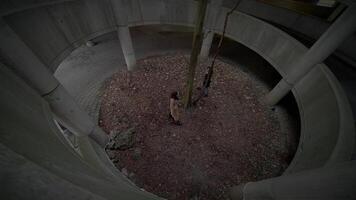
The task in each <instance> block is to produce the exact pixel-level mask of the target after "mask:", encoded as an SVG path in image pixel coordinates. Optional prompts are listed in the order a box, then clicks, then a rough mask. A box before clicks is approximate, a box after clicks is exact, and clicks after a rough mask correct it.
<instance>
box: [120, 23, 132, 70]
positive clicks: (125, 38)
mask: <svg viewBox="0 0 356 200" xmlns="http://www.w3.org/2000/svg"><path fill="white" fill-rule="evenodd" d="M117 34H118V37H119V40H120V45H121V49H122V52H123V54H124V57H125V62H126V65H127V70H129V71H131V70H133V69H134V68H135V66H136V57H135V50H134V48H133V46H132V39H131V35H130V29H129V27H128V26H119V27H118V29H117Z"/></svg>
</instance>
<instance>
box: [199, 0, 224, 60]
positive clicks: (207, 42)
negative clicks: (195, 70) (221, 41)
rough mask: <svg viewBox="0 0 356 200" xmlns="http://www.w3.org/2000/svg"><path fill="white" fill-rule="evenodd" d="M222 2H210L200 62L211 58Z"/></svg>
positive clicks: (218, 0)
mask: <svg viewBox="0 0 356 200" xmlns="http://www.w3.org/2000/svg"><path fill="white" fill-rule="evenodd" d="M221 3H222V0H214V1H210V3H209V5H208V14H207V16H206V18H205V31H204V32H205V33H204V38H203V44H202V47H201V51H200V55H199V57H200V60H206V59H207V58H208V57H209V52H210V48H211V44H212V43H213V39H214V33H215V32H214V30H215V29H216V21H217V18H218V15H219V9H220V8H219V7H220V5H221Z"/></svg>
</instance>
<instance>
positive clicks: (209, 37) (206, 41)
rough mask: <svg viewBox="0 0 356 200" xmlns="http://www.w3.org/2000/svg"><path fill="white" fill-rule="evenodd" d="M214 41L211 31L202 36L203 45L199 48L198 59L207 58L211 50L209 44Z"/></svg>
mask: <svg viewBox="0 0 356 200" xmlns="http://www.w3.org/2000/svg"><path fill="white" fill-rule="evenodd" d="M213 39H214V32H213V31H206V32H205V34H204V39H203V44H202V46H201V50H200V55H199V57H200V58H199V59H200V60H206V59H207V58H208V57H209V52H210V48H211V44H212V43H213Z"/></svg>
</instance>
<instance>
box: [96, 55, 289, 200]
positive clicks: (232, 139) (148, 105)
mask: <svg viewBox="0 0 356 200" xmlns="http://www.w3.org/2000/svg"><path fill="white" fill-rule="evenodd" d="M188 61H189V57H188V56H186V55H183V54H177V55H165V56H157V57H149V58H146V59H143V60H139V61H138V63H137V67H138V69H137V70H135V71H133V72H127V71H120V72H118V73H116V74H114V75H113V77H112V78H111V80H109V81H108V83H107V86H106V89H105V91H104V95H103V98H102V103H101V109H100V120H99V125H100V126H101V127H102V128H103V129H104V130H105V131H106V132H108V133H109V132H110V131H125V130H127V129H128V128H131V127H135V129H136V134H135V144H134V147H132V148H130V149H128V150H124V151H120V150H107V152H108V154H109V156H110V158H111V159H113V160H115V162H116V161H118V162H116V165H117V167H118V168H119V169H122V168H125V169H127V171H128V174H130V175H129V176H130V178H131V179H132V180H133V181H134V182H135V183H136V184H137V185H138V186H139V187H142V188H144V189H145V190H147V191H149V192H152V193H154V194H156V195H159V196H161V197H165V198H168V199H177V200H180V199H189V198H190V197H192V196H194V195H198V196H199V198H200V199H225V196H226V191H227V189H228V188H229V187H231V186H234V185H238V184H240V183H245V182H249V181H257V180H261V179H265V178H269V177H275V176H278V175H280V174H281V173H282V172H283V171H284V170H285V168H286V167H287V166H288V156H290V154H293V153H294V152H290V150H289V149H290V148H289V146H290V145H291V143H292V141H290V138H289V137H288V134H290V133H289V132H288V131H287V132H286V131H285V130H283V131H282V129H281V128H280V127H281V126H280V123H281V122H280V121H279V120H278V118H277V117H276V114H275V113H274V112H273V111H272V110H271V109H270V107H268V106H266V105H264V104H263V103H261V102H260V99H261V98H262V97H263V95H264V94H266V93H267V89H266V88H265V87H264V86H263V85H262V84H260V83H259V82H258V81H256V80H255V79H254V78H253V77H251V76H250V75H248V74H247V73H245V72H243V71H241V70H239V68H238V66H232V65H230V64H227V63H224V62H222V61H220V60H218V61H217V63H216V68H215V73H214V76H213V80H212V83H211V87H210V90H209V96H208V97H204V98H203V99H202V100H200V101H199V102H198V104H197V105H196V106H195V107H194V108H193V109H191V110H189V111H185V110H184V109H183V108H181V110H180V112H181V122H182V124H183V125H182V126H176V125H173V124H171V123H169V120H168V114H169V97H170V93H171V92H172V91H178V92H179V94H180V97H182V94H183V91H184V84H185V80H186V79H185V75H186V70H187V64H188ZM206 68H207V63H203V64H200V65H199V66H198V68H197V73H196V86H195V90H194V94H195V95H198V93H199V90H198V89H196V88H197V87H199V86H201V83H202V80H203V78H204V74H205V71H206Z"/></svg>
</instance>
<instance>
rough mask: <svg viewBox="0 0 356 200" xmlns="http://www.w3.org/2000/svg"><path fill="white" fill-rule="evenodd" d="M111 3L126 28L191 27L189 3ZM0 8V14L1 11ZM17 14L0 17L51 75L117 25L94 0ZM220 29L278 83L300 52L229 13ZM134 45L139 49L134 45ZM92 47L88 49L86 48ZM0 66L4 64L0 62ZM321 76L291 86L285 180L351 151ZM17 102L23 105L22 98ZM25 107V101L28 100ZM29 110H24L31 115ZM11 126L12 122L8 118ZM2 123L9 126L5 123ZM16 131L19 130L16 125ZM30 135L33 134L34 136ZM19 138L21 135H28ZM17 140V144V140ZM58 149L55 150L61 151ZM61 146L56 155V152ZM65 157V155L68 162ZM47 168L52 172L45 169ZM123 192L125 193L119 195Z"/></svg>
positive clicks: (348, 132) (333, 93)
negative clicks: (292, 142)
mask: <svg viewBox="0 0 356 200" xmlns="http://www.w3.org/2000/svg"><path fill="white" fill-rule="evenodd" d="M118 3H119V4H118V5H125V9H127V10H128V15H127V17H128V19H127V21H128V24H129V25H130V26H136V25H146V24H176V25H179V24H180V25H186V26H192V25H193V23H194V10H195V2H194V1H190V0H182V1H172V0H152V1H150V2H148V1H141V0H135V1H129V2H128V1H119V2H118ZM4 7H5V8H6V6H4ZM25 7H26V8H29V9H26V10H21V12H14V13H11V14H10V13H7V14H8V15H6V16H3V18H4V19H5V22H6V23H7V24H9V25H10V27H11V28H12V29H13V30H14V31H15V32H16V34H18V35H19V36H20V38H21V39H22V40H23V42H24V43H25V44H26V45H27V46H28V47H30V49H31V50H32V51H33V52H34V53H35V54H36V55H37V56H38V57H39V58H40V60H41V61H42V62H43V63H44V64H45V65H46V66H50V69H51V70H52V71H54V70H55V69H56V68H57V66H58V64H59V63H60V62H61V61H62V60H63V59H64V58H65V57H66V56H67V55H69V53H70V52H71V51H72V50H73V49H75V48H76V47H78V46H79V45H81V44H83V43H84V42H85V41H87V40H88V39H91V38H94V37H96V36H98V35H101V34H103V33H107V32H111V31H113V30H116V24H117V22H116V20H117V19H116V18H115V17H114V16H113V15H112V12H113V10H115V9H113V7H112V6H110V2H108V1H105V3H102V1H96V0H82V1H79V0H78V1H64V2H63V3H55V4H51V5H48V4H45V6H43V5H42V6H38V7H35V8H32V7H29V6H25ZM226 11H227V9H226V8H222V9H221V12H220V13H221V15H220V17H219V20H220V21H219V22H218V24H220V25H222V23H221V21H222V19H223V16H224V13H225V12H226ZM29 25H31V27H29ZM228 26H229V28H228V30H227V36H228V37H230V38H232V39H234V40H236V41H238V42H240V43H242V44H244V45H246V46H247V47H249V48H250V49H253V50H254V51H256V52H257V53H259V54H260V55H261V56H263V57H264V58H265V59H266V60H267V61H269V62H270V63H271V64H272V65H273V67H274V68H275V69H276V70H278V71H279V73H280V74H281V75H282V76H283V77H288V76H290V72H291V70H292V69H290V66H291V65H290V64H291V63H293V62H294V61H295V59H297V58H298V57H300V56H301V55H303V53H305V52H306V50H307V49H306V48H305V47H304V46H303V45H301V44H300V43H299V42H298V41H296V40H295V39H293V38H292V37H291V36H289V35H287V34H285V33H284V32H282V31H280V30H278V29H277V28H275V27H273V26H271V25H269V24H266V23H265V22H262V21H260V20H258V19H255V18H253V17H251V16H248V15H245V14H242V13H238V12H236V13H234V14H233V15H232V16H231V21H230V23H229V25H228ZM215 31H216V32H218V33H220V32H221V27H217V28H216V30H215ZM43 33H46V34H43ZM38 36H41V37H38ZM140 45H147V44H145V43H141V44H140ZM95 47H96V46H94V47H92V48H95ZM134 48H135V44H134ZM2 56H3V55H2ZM4 60H7V58H5V59H4ZM328 73H329V72H327V69H326V68H325V66H323V67H317V68H315V71H313V72H311V73H309V74H308V75H307V76H306V77H305V80H303V81H301V82H300V85H297V86H296V87H295V88H294V89H293V93H294V95H295V97H296V99H297V102H298V106H299V109H300V113H301V121H302V133H301V140H300V141H301V142H300V148H299V152H298V154H297V155H296V157H295V159H294V162H293V164H292V165H291V166H290V170H289V171H288V173H294V172H297V171H302V170H306V169H313V168H320V167H322V166H324V165H326V164H330V161H332V162H340V161H341V160H345V159H346V160H347V159H350V157H349V152H350V151H352V149H350V146H349V144H350V143H349V142H346V143H344V142H345V141H347V140H350V141H351V140H352V142H354V141H353V140H354V139H351V138H354V130H353V129H354V125H353V124H352V122H350V121H352V115H351V114H350V113H348V112H345V109H346V110H350V108H349V106H348V104H347V101H346V100H345V98H343V96H342V95H343V92H342V91H341V89H340V87H339V83H338V82H337V81H336V80H335V79H334V78H333V75H332V74H328ZM1 80H2V79H1ZM92 80H95V79H92ZM8 84H9V83H8ZM3 85H4V84H1V86H3ZM10 85H11V84H10ZM5 89H6V88H5ZM1 94H2V95H4V94H5V93H1ZM18 95H20V94H18ZM10 96H11V95H10ZM19 97H20V96H19ZM21 97H22V98H24V97H23V96H21ZM5 99H6V100H7V98H1V101H2V102H5V104H2V105H1V108H3V107H4V108H6V109H7V112H6V113H8V114H9V116H12V115H10V114H11V112H10V110H9V109H10V108H11V109H14V110H13V111H17V112H12V113H13V114H14V113H17V114H18V115H19V116H18V117H17V119H16V122H17V121H18V120H19V119H18V118H20V116H22V115H21V114H20V111H19V110H18V108H15V107H14V106H13V105H12V104H10V103H9V102H7V101H6V100H5ZM9 99H11V98H9ZM15 99H16V98H15ZM15 99H14V100H13V101H12V102H11V103H14V102H17V103H18V104H19V105H23V104H21V102H18V101H15ZM26 99H29V98H26ZM28 101H31V100H30V99H29V100H28ZM22 103H23V102H22ZM32 106H33V107H34V108H36V106H34V105H33V104H28V105H26V106H25V105H24V108H26V109H29V108H31V107H32ZM34 108H32V110H33V109H34ZM37 108H38V107H37ZM28 112H29V113H31V109H30V110H28ZM2 113H5V112H2ZM33 116H34V115H33ZM5 119H6V118H5ZM11 119H12V120H15V119H14V118H11ZM20 119H21V118H20ZM6 120H9V119H6ZM6 120H5V121H2V123H3V122H9V121H6ZM26 120H29V121H31V120H38V121H36V123H37V124H40V125H38V127H37V128H36V131H38V133H37V134H39V133H43V131H44V130H47V128H48V127H47V128H46V129H44V128H43V129H42V128H40V127H42V126H47V124H44V123H43V120H44V119H43V118H38V119H29V117H27V118H26ZM26 120H25V121H26ZM31 122H33V121H31ZM41 123H42V124H41ZM350 123H351V125H350ZM8 124H11V123H10V122H9V123H8ZM12 124H14V123H12ZM30 124H31V123H30ZM16 125H17V126H19V125H18V124H16ZM22 126H25V127H26V128H28V127H32V126H31V125H28V124H26V123H24V124H21V127H22ZM4 127H5V126H4ZM6 127H8V129H7V130H8V131H9V132H11V131H13V130H16V129H14V128H16V127H15V126H13V127H9V126H6ZM33 133H34V134H36V132H35V131H34V132H33ZM45 134H48V133H43V134H42V135H41V137H44V138H46V137H45ZM13 135H14V136H12V135H6V137H5V135H4V137H3V138H4V140H2V141H6V142H7V143H6V144H7V145H9V146H12V145H14V146H13V147H14V148H18V149H16V150H17V151H20V150H23V149H24V148H25V146H20V145H19V141H18V140H16V138H15V134H13ZM24 135H26V136H27V135H30V134H24ZM10 136H11V137H10ZM17 136H18V137H19V135H17ZM8 137H9V138H8ZM26 139H28V142H29V143H28V144H29V145H30V144H31V143H32V144H31V146H33V144H38V142H37V141H36V140H34V138H31V137H30V138H26ZM40 141H41V140H40ZM49 141H51V142H52V143H51V142H49V143H48V145H50V147H51V149H53V148H54V147H55V146H59V144H58V141H57V140H54V139H49ZM26 142H27V141H26ZM344 144H346V145H345V146H346V147H347V148H345V149H344V148H341V146H342V145H344ZM60 145H62V146H63V144H60ZM62 146H61V147H58V148H63V147H62ZM42 147H43V148H46V147H48V146H45V145H42ZM26 148H28V146H26ZM26 150H28V149H26ZM34 151H36V152H35V153H34V154H33V155H32V156H33V157H32V158H36V162H39V163H41V164H43V165H46V167H47V168H51V166H49V164H50V163H46V162H45V161H46V159H47V158H48V159H49V155H48V153H49V152H51V151H48V152H43V150H42V149H41V151H39V150H38V149H34ZM64 152H66V151H64ZM23 153H26V151H24V150H23V151H22V152H21V154H23ZM43 153H45V154H43ZM52 153H53V154H55V155H61V156H63V159H69V158H70V159H72V158H73V157H71V156H70V155H68V154H65V155H64V154H62V151H53V152H52ZM26 155H28V154H26ZM66 156H68V158H67V157H66ZM32 158H31V159H32ZM43 160H45V161H43ZM47 161H48V160H47ZM66 161H67V162H64V163H56V164H58V166H61V167H64V166H67V165H66V163H72V162H73V163H78V162H79V160H78V159H77V158H75V159H74V158H73V159H72V160H66ZM80 166H81V165H80ZM79 168H80V167H78V168H75V169H71V168H65V169H64V168H63V171H61V173H58V174H59V176H61V177H66V178H68V177H69V175H68V174H67V173H68V172H73V173H75V172H78V174H80V173H82V171H81V170H83V169H80V170H79ZM51 169H53V166H52V168H51ZM57 170H58V169H57ZM84 171H85V170H84ZM73 176H74V175H73ZM84 178H87V177H75V178H71V179H70V180H71V181H76V184H82V185H84V184H83V183H82V182H80V181H83V182H85V186H87V185H88V183H89V186H90V187H93V188H91V189H93V190H94V191H95V190H97V189H95V187H94V186H97V187H98V188H100V186H99V185H97V184H98V183H99V182H100V181H98V182H95V181H92V182H90V181H87V180H84ZM68 179H69V178H68ZM110 189H113V188H105V189H103V190H102V191H101V192H100V194H104V193H105V195H114V193H111V191H110ZM105 191H106V192H105ZM116 191H117V190H116ZM123 192H124V193H125V191H123ZM115 194H117V193H115ZM110 197H113V196H110Z"/></svg>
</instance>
